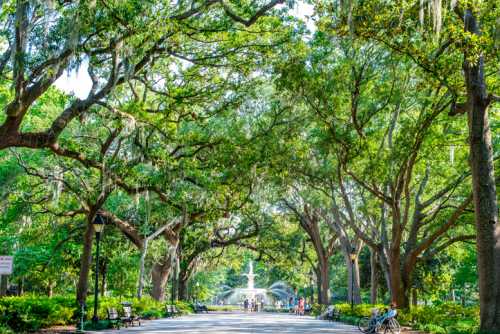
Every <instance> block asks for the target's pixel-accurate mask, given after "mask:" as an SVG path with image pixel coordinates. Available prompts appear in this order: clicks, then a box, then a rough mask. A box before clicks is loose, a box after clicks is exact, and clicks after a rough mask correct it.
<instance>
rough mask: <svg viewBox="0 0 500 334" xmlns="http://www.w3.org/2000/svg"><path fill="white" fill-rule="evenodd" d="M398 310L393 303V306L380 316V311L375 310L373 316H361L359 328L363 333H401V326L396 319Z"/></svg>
mask: <svg viewBox="0 0 500 334" xmlns="http://www.w3.org/2000/svg"><path fill="white" fill-rule="evenodd" d="M396 316H397V310H396V305H395V304H391V308H390V309H389V310H388V311H387V312H385V313H384V314H383V315H381V316H379V315H378V312H374V314H373V315H372V317H371V318H368V317H365V318H361V319H360V320H359V322H358V328H359V330H360V331H361V332H363V333H366V334H368V333H374V334H375V333H384V334H387V333H392V334H400V333H401V326H400V325H399V322H398V321H397V320H396Z"/></svg>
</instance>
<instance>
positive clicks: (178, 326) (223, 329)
mask: <svg viewBox="0 0 500 334" xmlns="http://www.w3.org/2000/svg"><path fill="white" fill-rule="evenodd" d="M96 333H97V332H96ZM99 333H129V334H133V333H144V334H163V333H177V334H195V333H196V334H198V333H206V334H230V333H231V334H258V333H276V334H282V333H301V334H313V333H314V334H321V333H325V334H327V333H333V334H360V332H359V331H358V330H357V329H356V328H355V327H352V326H348V325H344V324H339V323H332V322H328V321H324V320H316V319H314V318H312V317H308V316H304V317H297V316H295V315H289V314H276V313H209V314H195V315H189V316H183V317H179V318H174V319H160V320H153V321H147V322H145V323H144V324H143V325H142V326H140V327H138V326H137V327H129V328H122V329H121V330H120V331H117V330H114V331H109V330H108V331H104V332H99Z"/></svg>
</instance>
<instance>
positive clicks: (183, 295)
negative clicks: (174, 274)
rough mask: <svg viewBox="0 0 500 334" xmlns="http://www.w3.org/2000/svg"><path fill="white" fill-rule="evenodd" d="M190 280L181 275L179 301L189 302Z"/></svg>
mask: <svg viewBox="0 0 500 334" xmlns="http://www.w3.org/2000/svg"><path fill="white" fill-rule="evenodd" d="M187 288H188V280H187V279H185V278H184V277H183V276H182V275H179V282H178V284H177V296H178V298H179V300H183V301H188V298H189V296H188V289H187Z"/></svg>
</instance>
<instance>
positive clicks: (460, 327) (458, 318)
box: [313, 303, 479, 334]
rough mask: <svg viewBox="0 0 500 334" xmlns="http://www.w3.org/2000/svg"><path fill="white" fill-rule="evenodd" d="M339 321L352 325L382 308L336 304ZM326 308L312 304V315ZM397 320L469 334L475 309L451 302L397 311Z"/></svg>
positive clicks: (444, 333)
mask: <svg viewBox="0 0 500 334" xmlns="http://www.w3.org/2000/svg"><path fill="white" fill-rule="evenodd" d="M335 307H336V308H337V309H339V310H340V313H341V321H343V322H346V323H351V324H356V323H357V321H358V320H359V318H361V317H369V316H371V310H372V309H373V308H379V309H383V308H385V307H387V306H384V305H370V304H360V305H355V306H354V309H351V305H350V304H336V305H335ZM325 309H326V306H324V305H321V306H320V305H317V304H316V305H314V306H313V314H314V315H319V314H321V313H322V312H324V310H325ZM398 321H399V323H400V324H401V325H403V326H408V327H411V328H413V329H415V330H419V331H423V332H427V333H430V334H473V333H476V332H477V330H478V324H479V307H477V306H475V307H463V306H461V305H459V304H455V303H443V304H440V305H432V306H413V307H412V308H411V309H410V310H406V311H404V310H398Z"/></svg>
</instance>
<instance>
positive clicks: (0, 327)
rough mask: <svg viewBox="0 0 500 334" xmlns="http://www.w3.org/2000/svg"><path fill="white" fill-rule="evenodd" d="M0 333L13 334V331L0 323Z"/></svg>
mask: <svg viewBox="0 0 500 334" xmlns="http://www.w3.org/2000/svg"><path fill="white" fill-rule="evenodd" d="M0 334H14V331H13V330H12V328H10V327H9V326H7V325H2V324H0Z"/></svg>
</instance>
